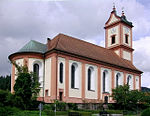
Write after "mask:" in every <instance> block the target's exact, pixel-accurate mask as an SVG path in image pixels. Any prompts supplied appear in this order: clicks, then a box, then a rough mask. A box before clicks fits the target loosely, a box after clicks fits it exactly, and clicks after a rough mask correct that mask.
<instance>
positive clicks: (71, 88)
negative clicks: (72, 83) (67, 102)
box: [71, 88, 79, 90]
mask: <svg viewBox="0 0 150 116" xmlns="http://www.w3.org/2000/svg"><path fill="white" fill-rule="evenodd" d="M71 89H76V90H79V88H71Z"/></svg>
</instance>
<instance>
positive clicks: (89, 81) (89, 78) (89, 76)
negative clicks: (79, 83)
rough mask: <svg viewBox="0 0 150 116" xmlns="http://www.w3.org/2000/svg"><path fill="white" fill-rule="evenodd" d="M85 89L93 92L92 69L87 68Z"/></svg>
mask: <svg viewBox="0 0 150 116" xmlns="http://www.w3.org/2000/svg"><path fill="white" fill-rule="evenodd" d="M87 88H88V90H95V72H94V68H93V67H91V66H90V67H89V68H88V72H87Z"/></svg>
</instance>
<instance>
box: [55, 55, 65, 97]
mask: <svg viewBox="0 0 150 116" xmlns="http://www.w3.org/2000/svg"><path fill="white" fill-rule="evenodd" d="M60 63H63V83H60V81H59V74H60V73H59V71H60ZM65 70H66V68H65V59H64V58H61V57H58V70H57V71H58V72H57V75H58V76H57V77H58V79H57V83H58V89H64V92H63V95H64V96H65ZM58 92H59V91H58ZM58 94H59V93H57V95H58Z"/></svg>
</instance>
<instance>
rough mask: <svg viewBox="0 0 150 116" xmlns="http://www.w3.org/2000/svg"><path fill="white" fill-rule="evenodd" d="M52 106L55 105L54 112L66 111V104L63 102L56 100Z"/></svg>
mask: <svg viewBox="0 0 150 116" xmlns="http://www.w3.org/2000/svg"><path fill="white" fill-rule="evenodd" d="M54 104H56V110H57V111H65V110H66V103H65V102H60V101H58V100H56V101H55V103H54Z"/></svg>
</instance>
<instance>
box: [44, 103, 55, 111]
mask: <svg viewBox="0 0 150 116" xmlns="http://www.w3.org/2000/svg"><path fill="white" fill-rule="evenodd" d="M44 110H52V111H54V110H55V105H54V104H45V105H44Z"/></svg>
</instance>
